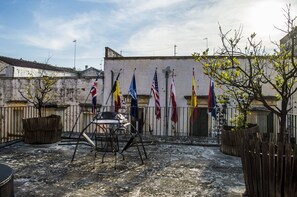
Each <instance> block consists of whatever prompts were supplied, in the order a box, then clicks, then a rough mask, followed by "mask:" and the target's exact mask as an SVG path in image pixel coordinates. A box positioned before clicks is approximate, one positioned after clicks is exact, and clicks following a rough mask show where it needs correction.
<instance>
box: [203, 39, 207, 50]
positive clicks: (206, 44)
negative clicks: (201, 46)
mask: <svg viewBox="0 0 297 197" xmlns="http://www.w3.org/2000/svg"><path fill="white" fill-rule="evenodd" d="M203 40H206V50H207V49H208V38H203Z"/></svg>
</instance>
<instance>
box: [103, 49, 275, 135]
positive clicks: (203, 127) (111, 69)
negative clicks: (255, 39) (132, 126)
mask: <svg viewBox="0 0 297 197" xmlns="http://www.w3.org/2000/svg"><path fill="white" fill-rule="evenodd" d="M113 54H115V55H113ZM239 59H240V61H241V62H244V61H246V59H244V58H239ZM156 68H157V74H158V83H159V94H160V104H161V107H162V108H163V110H164V107H165V104H166V92H167V99H168V100H167V102H168V103H169V88H170V83H171V81H172V72H171V73H170V74H169V77H168V79H167V82H166V77H165V72H164V71H165V69H167V70H170V71H173V70H174V81H175V89H176V101H177V106H178V107H179V112H178V113H179V115H180V116H181V115H183V116H186V115H187V114H188V112H187V110H188V109H189V108H188V107H190V99H191V93H192V80H191V79H192V73H193V69H194V75H195V79H196V84H197V87H196V89H197V96H198V107H199V109H198V111H199V121H200V124H199V125H200V132H202V135H203V136H208V135H209V134H210V131H211V130H212V128H211V127H212V123H211V122H212V121H211V117H210V116H209V114H208V113H207V106H208V92H209V83H210V79H209V77H208V76H206V75H205V74H203V66H202V64H201V63H200V62H196V61H195V60H194V58H193V57H192V56H148V57H123V56H121V55H119V54H118V53H117V52H115V51H113V50H112V49H110V48H108V47H107V48H106V55H105V62H104V72H105V75H104V80H105V83H104V99H103V102H104V104H105V102H106V101H107V98H108V96H109V94H110V91H111V87H112V84H113V82H114V81H115V78H116V76H117V75H118V73H119V72H120V76H119V84H120V90H121V94H122V96H123V98H127V97H128V91H129V86H130V82H131V79H132V75H133V72H134V71H135V76H136V84H137V94H138V104H139V107H140V112H139V113H140V114H139V116H140V117H143V116H144V115H145V114H144V113H146V112H145V109H144V108H145V107H154V106H155V101H154V97H153V96H152V95H151V85H152V81H153V76H154V72H155V69H156ZM166 85H167V88H166ZM215 92H216V94H217V95H219V94H221V93H222V90H220V89H218V88H216V89H215ZM265 93H266V95H267V96H268V97H269V98H271V99H270V103H271V105H275V104H276V101H275V100H274V99H273V98H274V95H275V93H274V92H273V91H271V90H268V89H267V90H265ZM126 102H127V104H128V105H129V102H130V99H127V100H126ZM107 105H113V99H110V100H109V101H108V104H107ZM168 105H169V106H170V104H168ZM254 106H255V107H261V104H260V103H254ZM164 111H165V110H164ZM164 114H165V113H162V118H164ZM266 115H267V114H266ZM266 115H265V117H264V119H263V116H262V115H261V116H260V115H259V116H251V117H250V118H251V121H253V122H255V123H258V124H262V125H260V126H261V128H262V129H263V130H264V129H265V131H264V132H266V130H267V127H268V125H271V124H273V123H272V121H273V120H272V117H269V118H268V119H269V121H267V118H266ZM153 118H154V117H153V114H152V115H151V117H150V119H153ZM147 119H148V118H147ZM144 121H148V120H144ZM169 121H170V120H169ZM155 122H158V121H155ZM145 124H151V123H148V122H146V123H145ZM156 124H159V123H156ZM160 124H161V128H160V127H159V128H158V129H162V127H163V124H164V123H160ZM177 127H178V129H179V130H181V131H182V130H186V129H187V127H188V119H187V118H185V119H180V120H179V121H178V126H177ZM269 128H270V127H269ZM169 129H170V128H169ZM199 135H200V134H199Z"/></svg>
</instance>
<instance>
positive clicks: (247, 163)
mask: <svg viewBox="0 0 297 197" xmlns="http://www.w3.org/2000/svg"><path fill="white" fill-rule="evenodd" d="M241 160H242V166H243V171H244V179H245V185H246V192H245V195H246V196H250V197H254V196H258V197H262V196H263V197H296V196H297V145H296V144H283V143H277V144H275V143H267V142H264V143H261V142H260V141H249V142H245V143H243V149H242V157H241Z"/></svg>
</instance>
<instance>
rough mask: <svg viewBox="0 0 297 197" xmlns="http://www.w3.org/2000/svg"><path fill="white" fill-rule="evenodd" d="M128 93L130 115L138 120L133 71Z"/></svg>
mask: <svg viewBox="0 0 297 197" xmlns="http://www.w3.org/2000/svg"><path fill="white" fill-rule="evenodd" d="M129 94H130V96H131V110H130V115H131V116H133V117H134V119H135V121H138V103H137V91H136V81H135V73H134V74H133V77H132V80H131V84H130V87H129Z"/></svg>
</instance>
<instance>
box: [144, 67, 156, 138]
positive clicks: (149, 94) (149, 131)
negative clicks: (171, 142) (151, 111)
mask: <svg viewBox="0 0 297 197" xmlns="http://www.w3.org/2000/svg"><path fill="white" fill-rule="evenodd" d="M156 71H157V67H156V69H155V72H156ZM153 80H154V79H153ZM152 92H153V91H152V87H151V90H150V94H149V99H148V103H147V109H146V111H145V118H144V120H143V122H144V124H145V123H146V118H147V111H148V108H149V104H150V98H151V96H152ZM144 124H143V125H144ZM143 125H142V126H143ZM149 126H150V125H149ZM149 132H150V128H149Z"/></svg>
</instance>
